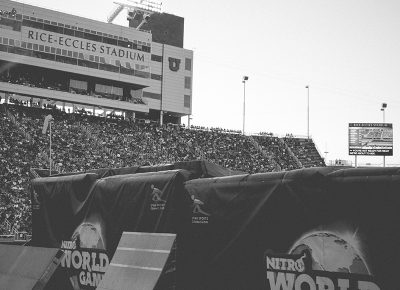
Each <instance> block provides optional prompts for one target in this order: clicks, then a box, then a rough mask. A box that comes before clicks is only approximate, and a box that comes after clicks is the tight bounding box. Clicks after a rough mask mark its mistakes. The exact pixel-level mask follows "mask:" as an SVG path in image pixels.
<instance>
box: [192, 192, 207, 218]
mask: <svg viewBox="0 0 400 290" xmlns="http://www.w3.org/2000/svg"><path fill="white" fill-rule="evenodd" d="M191 198H192V200H193V211H192V213H193V214H192V224H208V222H209V217H210V214H209V213H208V212H206V211H205V210H204V209H203V206H204V202H202V201H201V200H200V199H198V198H196V197H195V196H194V195H192V196H191Z"/></svg>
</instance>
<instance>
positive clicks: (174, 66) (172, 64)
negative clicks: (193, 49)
mask: <svg viewBox="0 0 400 290" xmlns="http://www.w3.org/2000/svg"><path fill="white" fill-rule="evenodd" d="M168 62H169V69H170V70H172V71H178V70H179V66H180V64H181V60H180V59H177V58H173V57H169V58H168Z"/></svg>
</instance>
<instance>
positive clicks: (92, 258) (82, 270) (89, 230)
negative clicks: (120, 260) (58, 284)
mask: <svg viewBox="0 0 400 290" xmlns="http://www.w3.org/2000/svg"><path fill="white" fill-rule="evenodd" d="M61 249H62V250H63V251H64V253H65V255H64V257H63V258H62V260H61V267H62V268H66V269H68V271H69V272H70V275H69V276H70V281H71V284H72V287H73V289H74V290H76V289H95V288H96V287H97V286H98V285H99V284H100V281H101V279H102V278H103V276H104V273H105V272H106V270H107V267H108V265H109V263H110V262H109V257H108V255H107V253H106V251H105V243H104V241H103V238H102V235H101V230H100V229H99V226H96V225H94V224H91V223H82V224H81V225H80V226H79V227H78V228H77V229H76V230H75V232H74V234H73V236H72V239H71V241H62V243H61Z"/></svg>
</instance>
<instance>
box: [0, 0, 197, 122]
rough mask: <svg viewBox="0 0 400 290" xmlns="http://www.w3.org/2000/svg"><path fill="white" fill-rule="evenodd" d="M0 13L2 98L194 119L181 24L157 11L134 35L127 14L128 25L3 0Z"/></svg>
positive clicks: (190, 66) (173, 119)
mask: <svg viewBox="0 0 400 290" xmlns="http://www.w3.org/2000/svg"><path fill="white" fill-rule="evenodd" d="M0 12H1V13H0V76H1V79H0V80H1V82H0V91H1V92H0V94H1V96H3V97H4V98H5V99H7V98H11V97H19V98H21V97H22V98H26V99H27V101H28V100H30V101H31V102H33V103H36V102H38V103H40V105H42V104H43V103H46V102H47V103H50V104H52V105H54V104H56V105H57V106H62V107H63V108H66V107H70V108H72V110H74V109H76V108H85V109H90V110H93V113H95V112H97V110H101V111H103V112H106V111H108V112H114V111H115V112H123V113H124V114H125V115H126V116H128V117H136V118H142V119H151V120H154V121H161V123H162V122H163V121H164V122H171V123H179V122H180V119H181V117H183V116H187V115H190V114H191V110H192V80H193V51H191V50H187V49H184V48H183V31H184V29H183V24H184V21H183V18H181V17H178V16H174V15H170V14H166V13H155V14H153V16H152V17H151V19H150V21H147V23H146V25H145V26H144V27H142V28H141V29H137V28H135V21H137V19H134V17H131V16H133V15H132V12H130V15H128V16H129V17H128V20H129V26H130V27H124V26H120V25H115V24H112V23H106V22H101V21H95V20H91V19H87V18H83V17H78V16H74V15H70V14H66V13H61V12H58V11H53V10H49V9H44V8H41V7H37V6H32V5H27V4H23V3H19V2H14V1H8V0H3V1H1V4H0ZM152 19H154V21H151V20H152ZM164 22H167V23H164ZM165 24H168V25H165ZM136 26H137V25H136ZM145 28H146V29H147V30H144V29H145ZM150 30H152V31H150ZM164 30H166V31H164Z"/></svg>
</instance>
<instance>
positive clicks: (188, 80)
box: [185, 77, 192, 89]
mask: <svg viewBox="0 0 400 290" xmlns="http://www.w3.org/2000/svg"><path fill="white" fill-rule="evenodd" d="M191 88H192V78H191V77H185V89H191Z"/></svg>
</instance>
